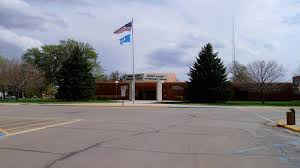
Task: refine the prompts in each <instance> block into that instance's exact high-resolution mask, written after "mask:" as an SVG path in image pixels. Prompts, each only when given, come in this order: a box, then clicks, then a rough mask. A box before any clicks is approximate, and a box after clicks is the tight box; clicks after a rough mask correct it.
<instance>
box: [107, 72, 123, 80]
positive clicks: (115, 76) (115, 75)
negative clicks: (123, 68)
mask: <svg viewBox="0 0 300 168" xmlns="http://www.w3.org/2000/svg"><path fill="white" fill-rule="evenodd" d="M123 78H124V74H123V73H121V72H119V71H114V72H112V73H111V74H110V75H109V80H123Z"/></svg>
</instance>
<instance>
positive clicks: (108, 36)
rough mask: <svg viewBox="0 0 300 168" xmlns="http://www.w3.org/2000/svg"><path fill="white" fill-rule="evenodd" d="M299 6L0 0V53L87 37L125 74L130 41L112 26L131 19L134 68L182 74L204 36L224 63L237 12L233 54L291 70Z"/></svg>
mask: <svg viewBox="0 0 300 168" xmlns="http://www.w3.org/2000/svg"><path fill="white" fill-rule="evenodd" d="M299 9H300V0H251V1H249V0H226V1H225V0H223V1H220V0H100V1H99V0H0V54H1V55H4V56H7V57H20V56H21V55H22V53H23V52H24V50H26V49H28V48H31V47H39V46H41V45H43V44H55V43H58V42H59V40H63V39H68V38H72V39H75V40H80V41H84V42H88V43H90V44H91V45H92V46H93V47H94V48H95V49H96V50H97V52H98V53H99V55H100V60H101V61H102V65H103V67H104V68H105V69H106V72H107V73H109V72H111V71H115V70H119V71H122V72H131V57H130V55H129V47H128V46H120V45H119V42H118V40H117V39H116V38H113V35H112V32H113V31H114V30H116V29H117V28H119V27H120V26H122V25H124V24H126V23H127V22H128V21H129V20H130V18H131V17H133V18H134V20H135V23H134V26H135V33H136V34H135V42H136V60H135V61H136V71H137V72H176V73H177V76H178V78H179V79H181V80H186V79H187V76H186V73H187V71H188V67H189V65H190V64H191V63H192V62H193V60H194V58H195V57H196V56H197V53H198V52H199V50H200V49H201V47H202V46H203V44H205V43H207V42H210V43H212V44H213V46H214V47H215V49H216V50H217V51H218V52H219V56H220V57H221V58H222V59H223V60H224V63H225V64H226V65H227V64H229V63H230V61H231V58H232V52H231V51H232V42H231V41H232V20H233V19H232V18H233V16H235V22H236V27H237V32H236V34H237V35H236V36H237V39H236V42H237V60H238V61H239V62H241V63H243V64H247V63H249V62H252V61H255V60H262V59H264V60H275V61H277V62H278V63H280V64H282V65H283V66H284V67H285V68H286V69H287V71H288V73H287V75H292V74H293V73H294V72H295V71H296V70H297V68H298V67H299V66H300V52H299V51H300V48H299V47H300V46H299V44H300V10H299ZM287 79H290V77H289V76H288V77H287Z"/></svg>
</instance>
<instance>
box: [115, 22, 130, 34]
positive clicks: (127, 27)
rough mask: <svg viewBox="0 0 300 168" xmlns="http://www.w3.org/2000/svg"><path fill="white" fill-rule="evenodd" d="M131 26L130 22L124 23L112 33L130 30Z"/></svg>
mask: <svg viewBox="0 0 300 168" xmlns="http://www.w3.org/2000/svg"><path fill="white" fill-rule="evenodd" d="M131 28H132V22H129V23H127V24H126V25H124V26H123V27H121V28H120V29H118V30H116V31H115V32H114V34H121V33H123V32H126V31H131Z"/></svg>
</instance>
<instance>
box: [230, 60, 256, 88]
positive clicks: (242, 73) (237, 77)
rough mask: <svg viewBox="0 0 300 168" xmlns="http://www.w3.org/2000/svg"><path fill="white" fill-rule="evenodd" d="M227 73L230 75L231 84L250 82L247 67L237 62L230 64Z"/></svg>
mask: <svg viewBox="0 0 300 168" xmlns="http://www.w3.org/2000/svg"><path fill="white" fill-rule="evenodd" d="M227 71H228V73H229V74H231V78H230V79H231V81H232V82H233V83H249V82H251V78H250V75H249V73H248V71H247V67H246V66H245V65H243V64H240V63H239V62H235V63H232V64H230V65H229V66H228V68H227Z"/></svg>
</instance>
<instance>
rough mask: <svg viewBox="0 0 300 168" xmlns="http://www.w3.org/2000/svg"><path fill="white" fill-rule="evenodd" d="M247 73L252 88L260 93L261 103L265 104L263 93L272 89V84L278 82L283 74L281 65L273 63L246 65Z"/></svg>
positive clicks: (264, 62) (256, 62) (263, 62)
mask: <svg viewBox="0 0 300 168" xmlns="http://www.w3.org/2000/svg"><path fill="white" fill-rule="evenodd" d="M247 71H248V74H249V77H250V78H251V81H252V83H253V84H254V85H253V86H254V87H255V89H257V90H258V91H259V93H260V97H261V101H262V103H263V104H264V103H265V97H264V96H265V92H266V91H267V90H268V89H271V88H272V87H274V82H278V81H280V79H282V77H283V76H284V74H285V70H284V68H283V66H282V65H278V64H277V62H275V61H268V62H266V61H254V62H253V63H250V64H248V66H247Z"/></svg>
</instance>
